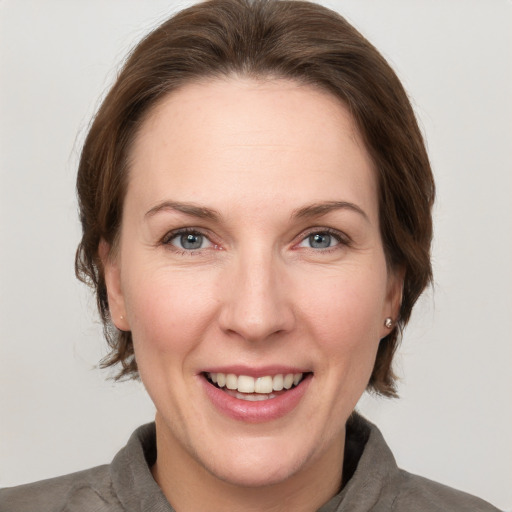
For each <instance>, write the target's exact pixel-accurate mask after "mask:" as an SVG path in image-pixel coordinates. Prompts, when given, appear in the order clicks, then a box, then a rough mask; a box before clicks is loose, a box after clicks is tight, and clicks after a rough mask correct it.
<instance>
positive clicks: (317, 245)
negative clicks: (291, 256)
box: [299, 231, 340, 249]
mask: <svg viewBox="0 0 512 512" xmlns="http://www.w3.org/2000/svg"><path fill="white" fill-rule="evenodd" d="M339 244H340V239H339V237H338V236H336V235H334V234H331V233H329V232H326V231H317V232H315V233H311V234H310V235H308V236H307V237H306V238H304V240H302V242H301V243H300V244H299V247H307V248H310V249H329V248H331V247H334V246H336V245H339Z"/></svg>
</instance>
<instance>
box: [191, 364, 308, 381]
mask: <svg viewBox="0 0 512 512" xmlns="http://www.w3.org/2000/svg"><path fill="white" fill-rule="evenodd" d="M310 372H311V370H310V369H309V368H307V367H303V366H289V365H277V364H276V365H268V366H260V367H250V366H246V365H230V366H225V365H224V366H210V367H208V368H205V369H204V370H202V371H201V373H225V374H228V373H232V374H234V375H247V376H248V377H254V378H257V377H265V376H267V375H272V376H273V375H279V374H283V375H286V374H289V373H294V374H295V373H310Z"/></svg>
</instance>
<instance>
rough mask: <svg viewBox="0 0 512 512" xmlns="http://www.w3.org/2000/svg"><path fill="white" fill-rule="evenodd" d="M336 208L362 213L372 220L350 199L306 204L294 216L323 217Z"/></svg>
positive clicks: (294, 212) (365, 217) (295, 211)
mask: <svg viewBox="0 0 512 512" xmlns="http://www.w3.org/2000/svg"><path fill="white" fill-rule="evenodd" d="M334 210H351V211H353V212H356V213H358V214H359V215H362V216H363V217H364V219H365V220H366V221H368V222H370V219H369V217H368V215H366V213H365V211H364V210H363V209H362V208H361V207H359V206H357V204H354V203H350V202H348V201H325V202H322V203H314V204H311V205H308V206H304V207H302V208H298V209H297V210H294V211H293V213H292V218H304V217H306V218H309V217H321V216H322V215H327V214H328V213H330V212H332V211H334Z"/></svg>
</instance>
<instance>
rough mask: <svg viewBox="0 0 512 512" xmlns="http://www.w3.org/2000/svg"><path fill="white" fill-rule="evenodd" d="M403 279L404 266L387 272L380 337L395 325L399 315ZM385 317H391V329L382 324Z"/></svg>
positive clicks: (385, 334)
mask: <svg viewBox="0 0 512 512" xmlns="http://www.w3.org/2000/svg"><path fill="white" fill-rule="evenodd" d="M404 279H405V268H403V267H397V268H394V269H391V270H390V271H389V273H388V283H387V292H386V301H385V304H384V309H383V315H382V329H381V339H382V338H384V337H385V336H387V335H388V334H389V333H390V332H391V329H393V328H394V327H395V326H396V322H397V320H398V317H399V315H400V306H401V305H402V295H403V290H404ZM387 318H391V320H392V321H393V325H392V327H391V329H390V328H388V327H386V326H385V325H384V322H385V321H386V319H387Z"/></svg>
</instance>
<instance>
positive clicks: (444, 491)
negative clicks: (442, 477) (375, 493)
mask: <svg viewBox="0 0 512 512" xmlns="http://www.w3.org/2000/svg"><path fill="white" fill-rule="evenodd" d="M395 479H396V480H395V484H394V485H392V486H393V487H395V489H396V494H395V498H394V501H393V506H392V510H393V511H394V512H406V511H407V512H409V511H411V510H416V511H418V512H423V511H424V512H441V511H443V512H445V511H447V510H450V511H452V512H458V511H460V512H462V511H467V510H471V511H472V512H499V510H498V509H497V508H496V507H494V506H493V505H491V504H490V503H487V502H486V501H484V500H481V499H480V498H477V497H476V496H472V495H470V494H467V493H465V492H462V491H459V490H457V489H453V488H452V487H448V486H446V485H443V484H440V483H438V482H434V481H432V480H429V479H428V478H424V477H421V476H418V475H413V474H411V473H408V472H407V471H404V470H401V469H399V470H398V472H397V473H396V475H395Z"/></svg>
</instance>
